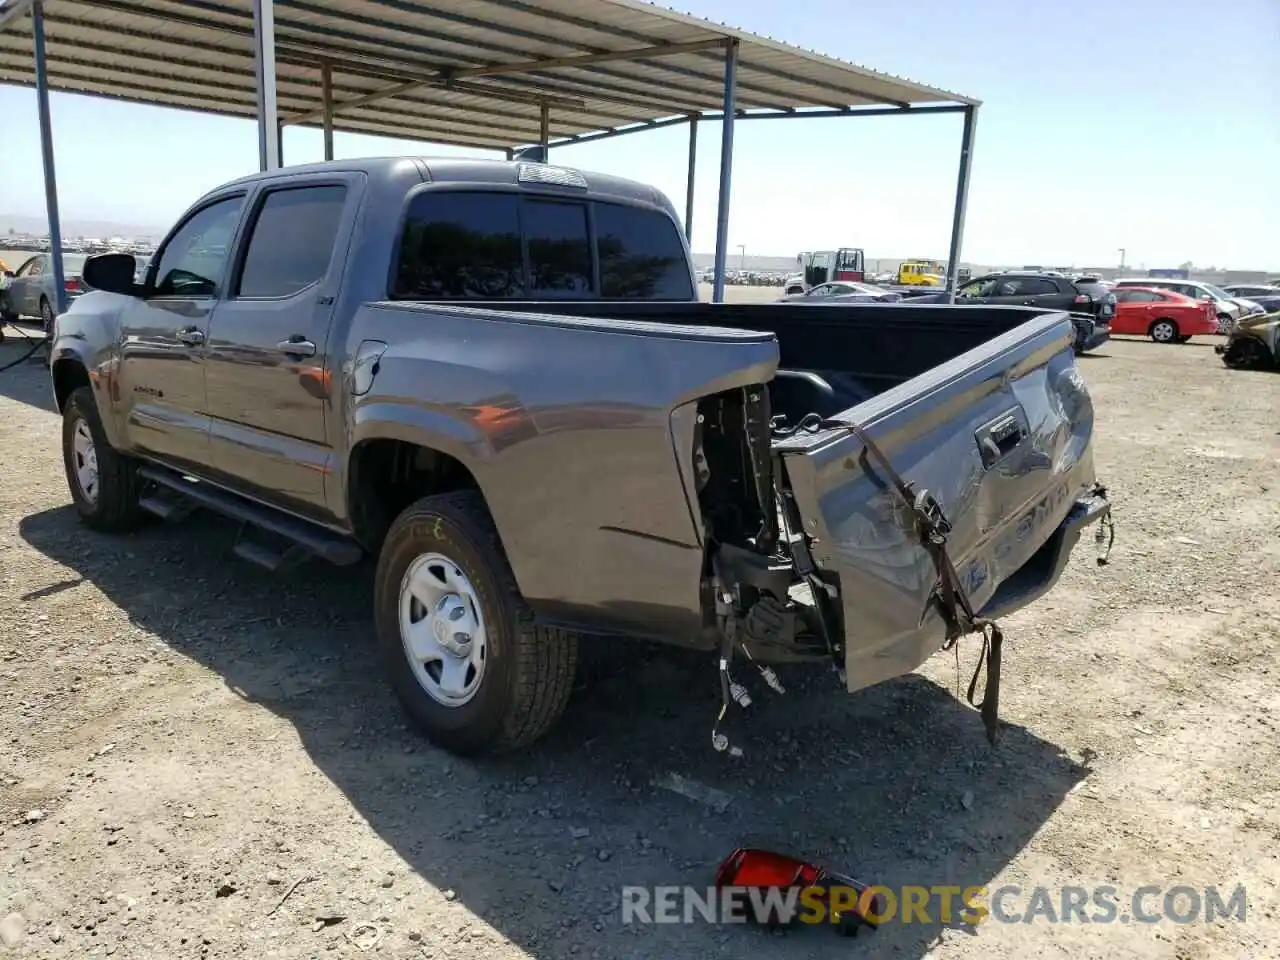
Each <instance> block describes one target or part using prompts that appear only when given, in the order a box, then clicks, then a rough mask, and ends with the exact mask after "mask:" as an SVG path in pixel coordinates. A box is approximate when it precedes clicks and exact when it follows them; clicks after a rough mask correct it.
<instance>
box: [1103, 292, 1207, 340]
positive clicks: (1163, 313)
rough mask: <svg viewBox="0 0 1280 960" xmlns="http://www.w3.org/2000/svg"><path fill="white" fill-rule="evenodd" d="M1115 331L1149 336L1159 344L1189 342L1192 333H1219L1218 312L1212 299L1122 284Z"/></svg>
mask: <svg viewBox="0 0 1280 960" xmlns="http://www.w3.org/2000/svg"><path fill="white" fill-rule="evenodd" d="M1115 298H1116V315H1115V316H1114V317H1113V318H1112V320H1111V332H1112V333H1124V334H1130V335H1132V336H1138V337H1150V338H1151V339H1152V340H1154V341H1156V343H1186V342H1187V341H1188V340H1190V339H1191V338H1192V337H1193V336H1196V335H1197V334H1199V335H1202V336H1203V335H1205V334H1211V333H1217V332H1218V311H1217V308H1216V307H1215V306H1214V304H1213V302H1212V301H1210V300H1193V299H1192V298H1191V297H1186V296H1183V295H1182V294H1180V293H1174V292H1173V291H1172V290H1161V289H1158V288H1157V287H1121V288H1120V289H1118V290H1116V292H1115Z"/></svg>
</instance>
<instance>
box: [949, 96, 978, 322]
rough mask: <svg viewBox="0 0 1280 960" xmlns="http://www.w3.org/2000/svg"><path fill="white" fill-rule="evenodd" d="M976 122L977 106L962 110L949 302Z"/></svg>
mask: <svg viewBox="0 0 1280 960" xmlns="http://www.w3.org/2000/svg"><path fill="white" fill-rule="evenodd" d="M977 124H978V108H977V107H975V106H973V105H969V106H967V107H965V110H964V133H962V134H961V137H960V172H959V174H958V175H957V177H956V207H955V212H954V213H953V215H952V218H951V249H950V251H948V253H947V290H948V291H949V299H950V302H951V303H955V302H956V287H957V286H958V283H957V277H958V276H959V275H960V250H961V247H962V246H963V244H964V217H965V213H966V211H967V210H968V208H969V171H970V170H971V169H972V166H973V135H974V128H975V127H976V126H977Z"/></svg>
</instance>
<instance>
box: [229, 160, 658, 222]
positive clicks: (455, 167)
mask: <svg viewBox="0 0 1280 960" xmlns="http://www.w3.org/2000/svg"><path fill="white" fill-rule="evenodd" d="M407 166H408V167H416V168H417V169H418V171H419V172H420V173H421V175H422V176H423V177H424V179H426V180H427V181H429V182H433V183H444V182H448V183H473V184H477V185H494V186H497V185H511V186H516V185H518V184H521V183H526V184H528V185H531V186H554V185H556V184H557V182H558V181H561V180H562V178H563V175H568V176H567V179H569V180H576V179H578V178H581V180H583V181H585V184H586V188H587V192H588V193H590V194H591V195H593V196H596V197H600V196H608V197H612V198H614V199H618V200H626V201H631V202H636V203H644V204H649V205H652V206H657V207H661V208H662V209H663V210H665V211H667V212H668V213H669V214H671V215H672V216H673V217H674V216H675V207H674V206H672V204H671V201H670V200H669V199H668V198H667V196H666V195H665V194H663V193H662V191H660V190H657V189H655V188H654V187H651V186H649V185H648V184H644V183H640V182H638V181H635V180H627V179H624V178H623V177H615V176H612V175H611V174H607V173H594V172H589V171H585V170H579V169H577V168H575V167H566V166H563V165H560V164H542V163H535V162H532V161H529V160H474V159H467V158H457V157H414V156H400V157H360V158H357V159H351V160H329V161H324V162H321V163H301V164H297V165H294V166H288V167H281V168H280V169H278V170H266V171H262V172H259V173H252V174H248V175H247V176H243V177H240V178H239V179H237V180H233V181H232V183H237V184H241V183H253V182H256V181H260V180H261V181H270V180H281V179H289V178H291V177H294V176H300V175H303V174H314V173H324V172H325V171H343V172H350V171H359V172H363V173H364V174H366V175H367V176H368V177H369V179H370V181H371V182H373V183H374V184H375V185H377V184H379V183H386V182H389V181H392V180H399V179H400V178H402V177H403V176H404V175H405V172H406V167H407ZM522 173H523V176H522ZM557 174H561V177H557ZM229 185H230V184H227V186H229ZM559 185H560V186H565V185H566V184H565V183H564V182H560V184H559Z"/></svg>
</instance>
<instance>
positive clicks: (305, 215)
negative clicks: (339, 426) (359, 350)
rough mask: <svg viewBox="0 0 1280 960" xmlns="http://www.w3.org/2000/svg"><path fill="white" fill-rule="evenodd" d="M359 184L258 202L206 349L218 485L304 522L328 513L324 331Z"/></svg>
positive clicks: (312, 183)
mask: <svg viewBox="0 0 1280 960" xmlns="http://www.w3.org/2000/svg"><path fill="white" fill-rule="evenodd" d="M362 182H363V180H362V178H361V177H360V176H359V175H357V174H342V175H337V176H334V175H329V176H327V177H326V176H321V177H309V178H308V177H303V178H297V179H291V180H289V181H288V183H287V185H280V186H271V187H267V188H264V189H263V190H261V191H260V192H259V193H258V194H257V195H256V196H255V197H254V200H253V214H252V215H251V218H250V223H249V226H248V228H247V229H246V231H245V238H244V239H243V240H242V242H241V243H240V244H239V254H238V257H237V264H238V266H237V268H236V269H235V270H234V271H233V280H232V282H231V285H230V288H229V291H228V296H227V297H226V298H224V300H223V301H222V303H221V304H220V306H219V307H218V313H217V316H216V317H215V318H214V322H213V329H212V333H211V336H210V339H209V347H208V371H207V377H206V383H207V387H208V396H209V413H210V416H211V422H210V453H211V462H212V464H213V469H214V471H215V472H216V473H215V478H216V477H218V476H221V477H222V478H225V479H226V480H227V481H228V482H230V483H232V484H233V485H234V486H236V487H237V488H240V489H244V490H247V491H249V492H252V493H256V494H257V495H259V496H261V497H262V498H264V499H267V500H271V501H273V502H277V503H279V504H280V505H281V506H284V507H286V508H288V509H292V510H295V511H296V512H299V513H303V514H311V515H316V516H321V515H323V514H324V513H325V512H326V504H325V478H326V475H327V473H328V471H329V470H330V469H331V466H332V464H331V458H332V455H333V451H332V448H331V446H330V444H329V443H328V441H327V438H326V434H325V427H326V422H325V417H326V410H327V407H328V400H329V393H330V391H329V385H330V379H329V377H330V373H331V372H330V370H329V369H328V361H329V320H330V317H331V316H332V313H333V304H334V298H335V296H336V295H337V293H338V285H339V281H340V280H341V274H342V267H343V265H344V263H345V261H346V250H347V237H348V235H349V233H350V230H351V227H352V223H353V221H354V218H355V210H356V207H357V205H358V202H359V196H358V194H359V192H360V187H361V184H362Z"/></svg>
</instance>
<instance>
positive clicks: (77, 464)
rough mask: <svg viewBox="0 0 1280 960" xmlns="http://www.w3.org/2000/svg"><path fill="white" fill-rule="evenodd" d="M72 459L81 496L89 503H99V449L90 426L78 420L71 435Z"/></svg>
mask: <svg viewBox="0 0 1280 960" xmlns="http://www.w3.org/2000/svg"><path fill="white" fill-rule="evenodd" d="M71 458H72V461H73V469H74V472H75V475H76V486H78V487H79V488H80V495H81V496H82V497H84V498H85V500H86V501H88V502H89V503H97V502H98V447H97V445H96V444H95V443H94V442H93V434H92V433H91V432H90V430H89V424H88V423H86V422H85V421H84V420H83V419H80V420H77V421H76V425H75V429H74V431H73V432H72V435H71Z"/></svg>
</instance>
